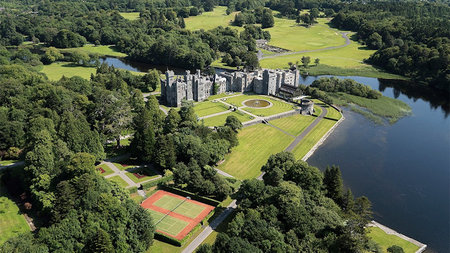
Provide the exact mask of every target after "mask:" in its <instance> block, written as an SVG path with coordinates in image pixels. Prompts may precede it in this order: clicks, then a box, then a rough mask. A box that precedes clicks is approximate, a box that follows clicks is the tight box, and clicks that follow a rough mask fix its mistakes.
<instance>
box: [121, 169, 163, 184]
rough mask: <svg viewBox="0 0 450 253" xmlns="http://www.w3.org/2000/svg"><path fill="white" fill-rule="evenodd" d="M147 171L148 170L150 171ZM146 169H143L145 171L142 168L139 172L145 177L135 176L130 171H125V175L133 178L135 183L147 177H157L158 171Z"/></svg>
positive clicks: (145, 179) (147, 178)
mask: <svg viewBox="0 0 450 253" xmlns="http://www.w3.org/2000/svg"><path fill="white" fill-rule="evenodd" d="M136 171H137V172H138V171H139V169H137V170H136ZM147 171H149V172H150V173H149V172H147ZM147 171H145V172H144V171H142V170H141V171H140V174H142V175H145V177H142V178H137V177H136V176H135V175H134V174H133V173H130V172H127V173H125V175H126V176H127V177H129V178H130V179H131V180H133V182H135V183H141V182H144V181H147V180H149V179H152V178H156V177H158V173H156V172H155V171H153V170H147Z"/></svg>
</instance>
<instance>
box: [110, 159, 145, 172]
mask: <svg viewBox="0 0 450 253" xmlns="http://www.w3.org/2000/svg"><path fill="white" fill-rule="evenodd" d="M112 164H114V165H115V166H116V167H117V168H118V169H119V170H127V169H132V168H136V167H139V165H137V164H134V162H133V161H124V162H120V163H112Z"/></svg>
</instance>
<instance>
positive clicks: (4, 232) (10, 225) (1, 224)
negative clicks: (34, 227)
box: [0, 177, 30, 245]
mask: <svg viewBox="0 0 450 253" xmlns="http://www.w3.org/2000/svg"><path fill="white" fill-rule="evenodd" d="M0 178H1V177H0ZM28 231H30V227H29V226H28V224H27V222H26V220H25V217H23V215H22V214H21V213H20V211H19V207H17V205H16V204H15V203H14V201H12V200H11V199H10V198H9V196H8V194H7V192H6V189H4V187H3V186H1V185H0V245H2V244H3V243H4V242H5V241H6V240H8V239H9V238H11V237H15V236H17V235H19V234H21V233H25V232H28Z"/></svg>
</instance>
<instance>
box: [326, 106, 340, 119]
mask: <svg viewBox="0 0 450 253" xmlns="http://www.w3.org/2000/svg"><path fill="white" fill-rule="evenodd" d="M327 111H328V113H327V115H326V116H325V117H327V118H329V119H335V120H339V119H340V118H341V117H342V115H341V113H340V112H339V111H338V110H336V109H334V108H333V107H331V106H329V107H327Z"/></svg>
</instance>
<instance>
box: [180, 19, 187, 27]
mask: <svg viewBox="0 0 450 253" xmlns="http://www.w3.org/2000/svg"><path fill="white" fill-rule="evenodd" d="M178 19H179V21H178V25H179V26H180V27H181V28H186V23H185V22H184V18H183V17H178Z"/></svg>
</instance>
